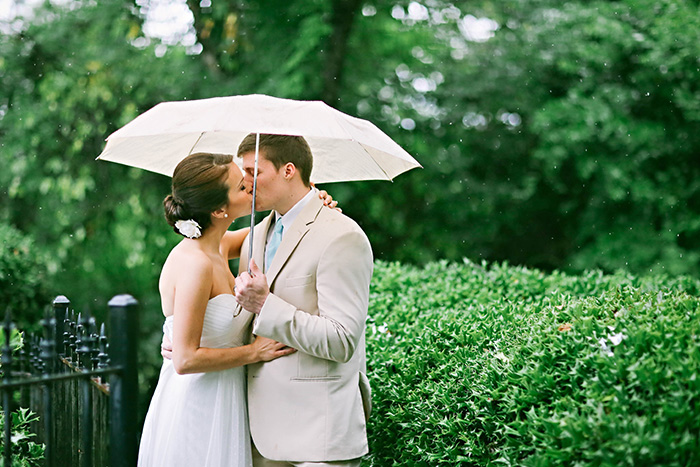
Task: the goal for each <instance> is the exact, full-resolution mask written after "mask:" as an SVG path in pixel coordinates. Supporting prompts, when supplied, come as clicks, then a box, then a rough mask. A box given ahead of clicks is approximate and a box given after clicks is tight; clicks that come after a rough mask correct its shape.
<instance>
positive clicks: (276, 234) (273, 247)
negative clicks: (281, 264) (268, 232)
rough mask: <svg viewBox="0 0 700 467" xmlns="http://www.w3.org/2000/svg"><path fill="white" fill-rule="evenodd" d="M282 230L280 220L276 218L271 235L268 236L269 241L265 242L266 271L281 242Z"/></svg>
mask: <svg viewBox="0 0 700 467" xmlns="http://www.w3.org/2000/svg"><path fill="white" fill-rule="evenodd" d="M282 230H284V226H283V225H282V220H281V219H277V222H276V223H275V228H274V230H273V231H272V236H271V237H270V241H269V242H267V248H266V249H265V271H267V270H268V269H269V267H270V264H272V258H274V257H275V253H277V248H278V247H279V246H280V242H282Z"/></svg>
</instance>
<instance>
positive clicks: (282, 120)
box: [98, 94, 421, 183]
mask: <svg viewBox="0 0 700 467" xmlns="http://www.w3.org/2000/svg"><path fill="white" fill-rule="evenodd" d="M249 133H269V134H279V135H296V136H303V137H304V138H305V139H306V141H307V142H308V143H309V146H310V147H311V152H312V154H313V157H314V168H313V171H312V172H311V181H312V182H314V183H326V182H341V181H354V180H391V179H393V178H394V177H396V176H397V175H399V174H400V173H402V172H405V171H407V170H410V169H413V168H415V167H421V165H420V164H419V163H418V162H417V161H416V160H415V159H414V158H413V157H411V156H410V155H409V154H408V153H407V152H406V151H405V150H404V149H403V148H402V147H401V146H399V145H398V144H397V143H396V142H394V141H393V140H392V139H391V138H390V137H389V136H387V135H386V134H385V133H383V132H382V131H381V130H380V129H379V128H377V127H376V126H374V125H373V124H372V123H370V122H368V121H367V120H362V119H359V118H355V117H351V116H349V115H347V114H344V113H342V112H340V111H338V110H336V109H334V108H333V107H330V106H328V105H326V104H325V103H323V102H320V101H296V100H291V99H280V98H278V97H270V96H263V95H256V94H254V95H248V96H230V97H214V98H211V99H201V100H194V101H179V102H163V103H161V104H158V105H156V106H155V107H153V108H152V109H150V110H148V111H146V112H144V113H143V114H141V115H139V116H138V117H136V118H135V119H134V120H132V121H131V122H129V123H127V124H126V125H125V126H124V127H122V128H120V129H119V130H117V131H115V132H114V133H112V134H111V135H110V136H109V137H108V138H107V144H106V146H105V148H104V151H102V154H100V155H99V157H98V159H100V160H105V161H112V162H118V163H120V164H125V165H129V166H133V167H138V168H141V169H145V170H150V171H152V172H157V173H160V174H163V175H168V176H172V174H173V171H174V170H175V167H176V166H177V164H178V163H179V162H180V161H181V160H182V159H184V158H185V157H186V156H188V155H190V154H193V153H197V152H210V153H217V154H232V155H235V154H236V150H237V149H238V145H239V144H240V142H241V140H243V138H244V137H245V136H246V135H247V134H249ZM237 162H240V161H238V160H237Z"/></svg>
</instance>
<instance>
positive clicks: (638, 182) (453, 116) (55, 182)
mask: <svg viewBox="0 0 700 467" xmlns="http://www.w3.org/2000/svg"><path fill="white" fill-rule="evenodd" d="M0 6H1V7H3V8H9V10H10V11H8V12H0V14H2V16H0V223H1V224H4V225H7V226H8V227H11V228H12V229H13V230H12V232H13V234H12V235H13V237H12V238H16V236H17V235H23V236H25V237H26V238H27V240H26V242H25V241H23V240H16V242H15V243H18V244H19V243H21V244H22V245H31V246H32V248H33V249H35V250H36V254H37V257H41V258H42V259H41V261H40V262H38V263H37V264H42V265H43V264H45V265H46V273H45V274H46V275H45V278H44V279H43V281H42V287H43V289H42V290H45V292H42V293H46V295H47V297H49V298H50V297H51V296H52V295H55V294H58V293H62V294H66V295H69V298H71V299H72V300H73V301H74V303H75V304H76V307H77V308H78V309H79V308H80V307H82V306H87V305H90V306H91V307H92V308H93V310H98V309H99V308H100V307H104V304H105V303H106V302H107V301H108V300H109V298H110V297H111V296H113V295H115V294H117V293H125V292H128V293H131V294H132V295H134V296H135V297H137V299H138V300H139V301H140V303H141V304H142V313H143V320H142V323H143V328H144V337H145V338H146V339H145V341H144V346H145V347H144V349H147V350H144V352H142V355H146V357H145V358H146V360H147V365H146V367H145V368H146V371H145V374H144V375H142V376H143V377H144V378H145V380H146V381H153V377H154V375H155V371H156V370H155V368H156V365H157V361H158V359H159V355H158V353H157V350H158V344H157V343H158V341H159V340H160V333H159V330H160V323H161V321H162V317H161V315H160V310H159V308H160V306H159V299H158V295H157V278H158V275H159V272H160V265H161V264H162V262H163V261H164V259H165V257H166V255H167V253H168V252H169V250H170V248H171V247H172V246H173V245H174V244H175V243H176V242H177V241H178V239H179V237H178V236H177V235H175V234H174V233H173V232H172V230H171V229H170V228H169V227H168V226H167V224H166V223H165V221H164V220H163V217H162V207H161V206H162V205H161V201H162V199H163V197H164V196H165V194H166V193H167V192H168V190H169V183H170V180H169V179H168V178H166V177H163V176H161V175H156V174H151V173H148V172H144V171H140V170H137V169H131V168H127V167H123V166H120V165H117V164H111V163H106V162H96V161H94V159H95V157H97V155H98V154H99V153H100V152H101V150H102V148H103V146H104V139H105V138H106V137H107V136H108V135H109V134H110V133H111V132H113V131H115V130H116V129H118V128H119V127H120V126H122V125H124V124H126V123H127V122H128V121H130V120H131V119H133V118H134V117H136V116H137V115H138V114H139V113H141V112H143V111H145V110H147V109H149V108H150V107H152V106H153V105H155V104H157V103H158V102H161V101H166V100H183V99H198V98H206V97H213V96H222V95H233V94H250V93H263V94H270V95H274V96H277V97H286V98H294V99H319V100H323V101H325V102H326V103H328V104H330V105H332V106H334V107H336V108H338V109H339V110H341V111H344V112H346V113H348V114H351V115H354V116H357V117H360V118H365V119H368V120H370V121H372V122H374V123H375V124H376V125H377V126H378V127H380V128H381V129H383V130H384V131H385V132H386V133H387V134H389V135H390V136H391V137H393V138H394V139H395V140H396V141H397V142H399V144H401V145H402V146H403V147H404V148H406V149H407V150H408V152H409V153H411V154H412V155H414V156H415V157H416V158H417V159H418V160H419V161H420V162H421V163H422V164H423V166H424V169H422V170H413V171H410V172H408V173H406V174H403V175H401V176H400V177H398V178H397V179H396V180H395V181H394V182H393V183H387V182H362V183H348V184H332V185H326V186H324V187H323V188H326V189H328V190H329V191H330V192H331V193H332V194H333V196H334V197H335V198H336V199H338V200H339V201H340V203H341V206H342V207H343V209H344V211H345V212H346V213H347V214H348V215H350V216H351V217H353V218H355V219H356V220H357V221H358V222H359V223H360V224H361V225H362V226H363V227H364V229H365V231H366V232H367V234H368V236H369V238H370V240H371V242H372V245H373V248H374V252H375V256H376V257H377V258H381V259H384V260H398V261H402V262H409V263H418V264H422V263H426V262H428V261H432V260H436V259H448V260H459V259H461V258H463V257H467V258H470V259H472V260H474V261H477V262H478V261H481V260H488V261H508V262H510V263H512V264H521V265H527V266H532V267H538V268H542V269H545V270H553V269H559V270H564V271H567V272H577V271H581V270H584V269H593V268H600V269H603V270H605V271H613V270H617V269H625V270H628V271H630V272H632V273H641V272H648V271H653V272H665V273H667V274H671V275H676V274H681V273H683V274H697V273H698V272H700V255H699V248H698V247H700V196H699V195H700V164H698V153H699V149H700V14H699V13H700V11H699V9H700V2H698V1H697V0H620V1H609V0H605V1H588V0H586V1H584V0H578V1H568V2H560V1H555V0H519V1H516V0H494V1H480V0H473V1H469V2H466V1H461V2H449V1H443V0H425V1H421V2H419V1H411V2H409V1H398V0H394V1H386V0H374V1H372V0H367V1H359V0H286V1H279V0H274V1H273V0H259V1H243V0H187V2H186V3H185V2H184V0H183V1H182V2H177V1H165V0H135V1H132V0H96V1H83V0H71V1H63V0H62V1H54V2H43V3H42V2H39V1H22V0H14V2H12V1H11V2H10V3H9V6H8V3H7V1H3V2H0ZM178 6H179V10H178ZM162 11H171V12H175V11H180V13H179V14H178V15H177V18H180V19H178V20H175V19H174V18H172V19H168V17H167V15H166V16H165V17H164V18H165V19H162V18H163V16H162V13H161V20H160V22H159V21H158V14H159V12H162ZM182 18H184V20H182ZM164 31H165V32H164ZM244 224H245V221H243V222H242V223H241V224H240V225H241V226H243V225H244ZM18 232H19V233H18ZM0 272H2V273H3V274H5V275H8V274H10V273H9V272H6V271H0ZM37 274H38V273H37ZM3 284H5V282H3ZM32 300H36V297H34V296H32ZM149 359H150V360H149Z"/></svg>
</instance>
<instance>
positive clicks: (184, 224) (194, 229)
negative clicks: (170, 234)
mask: <svg viewBox="0 0 700 467" xmlns="http://www.w3.org/2000/svg"><path fill="white" fill-rule="evenodd" d="M175 228H177V230H178V231H179V232H180V233H181V234H182V235H184V236H185V237H187V238H199V237H201V236H202V231H201V230H200V229H201V227H200V226H199V224H197V222H195V221H194V220H193V219H187V220H186V221H184V220H182V219H181V220H179V221H177V222H175Z"/></svg>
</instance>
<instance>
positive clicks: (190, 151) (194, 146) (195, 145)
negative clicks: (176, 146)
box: [187, 131, 206, 156]
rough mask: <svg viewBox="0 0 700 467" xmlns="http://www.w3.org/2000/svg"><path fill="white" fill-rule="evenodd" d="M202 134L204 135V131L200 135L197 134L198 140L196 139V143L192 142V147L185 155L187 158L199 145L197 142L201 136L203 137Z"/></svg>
mask: <svg viewBox="0 0 700 467" xmlns="http://www.w3.org/2000/svg"><path fill="white" fill-rule="evenodd" d="M204 133H206V131H202V132H201V133H199V138H197V141H195V142H194V144H193V145H192V147H191V148H190V150H189V152H188V153H187V155H188V156H189V155H190V154H192V151H194V148H196V147H197V145H198V144H199V140H201V139H202V136H204Z"/></svg>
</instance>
